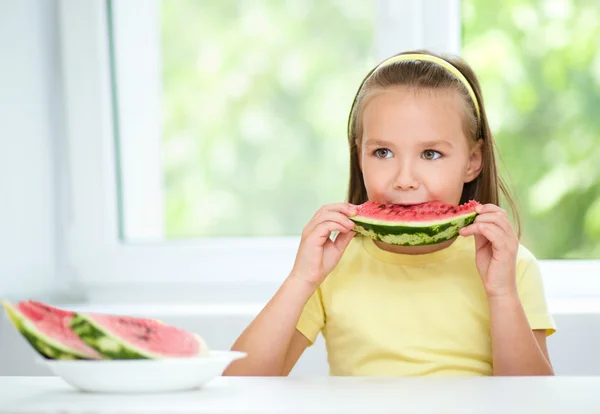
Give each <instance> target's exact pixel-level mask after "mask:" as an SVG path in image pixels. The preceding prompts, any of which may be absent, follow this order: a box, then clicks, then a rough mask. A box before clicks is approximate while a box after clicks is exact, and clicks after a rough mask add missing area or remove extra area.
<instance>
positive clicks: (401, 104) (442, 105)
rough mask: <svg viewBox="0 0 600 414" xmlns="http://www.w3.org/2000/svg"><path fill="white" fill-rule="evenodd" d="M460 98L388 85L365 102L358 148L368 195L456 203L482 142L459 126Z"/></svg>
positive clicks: (478, 164) (477, 165) (475, 167)
mask: <svg viewBox="0 0 600 414" xmlns="http://www.w3.org/2000/svg"><path fill="white" fill-rule="evenodd" d="M464 107H465V105H464V103H463V101H462V98H461V97H460V95H459V94H458V93H457V92H455V91H451V90H442V91H417V92H416V93H415V91H409V90H407V89H405V88H402V87H398V88H390V89H386V90H385V91H382V92H378V93H377V94H376V95H375V96H373V97H371V98H370V100H369V101H368V102H367V104H366V106H365V108H364V110H363V114H362V122H363V136H362V142H361V143H360V144H361V145H360V148H359V163H360V166H361V170H362V174H363V179H364V182H365V187H366V189H367V195H368V197H369V200H371V201H375V202H380V203H396V204H418V203H423V202H425V201H432V200H440V201H443V202H446V203H449V204H458V203H459V202H460V198H461V194H462V190H463V185H464V183H467V182H470V181H472V180H474V179H475V178H476V177H477V176H478V175H479V173H480V171H481V168H482V152H481V145H480V143H477V144H476V145H473V144H471V143H470V141H469V139H468V138H467V134H466V132H465V130H464V121H463V116H464V115H463V112H464V110H465V109H464Z"/></svg>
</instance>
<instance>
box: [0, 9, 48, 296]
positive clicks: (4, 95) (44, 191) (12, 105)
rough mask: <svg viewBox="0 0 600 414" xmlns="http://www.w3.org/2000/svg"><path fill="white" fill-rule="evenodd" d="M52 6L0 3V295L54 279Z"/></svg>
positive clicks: (36, 289)
mask: <svg viewBox="0 0 600 414" xmlns="http://www.w3.org/2000/svg"><path fill="white" fill-rule="evenodd" d="M54 16H55V3H54V1H37V0H24V1H10V0H2V1H0V53H1V55H0V297H1V298H7V297H8V298H15V297H24V296H27V295H30V294H32V295H42V294H43V293H44V292H45V291H46V290H47V288H48V286H49V283H50V282H51V281H52V279H53V277H54V274H55V265H56V263H55V260H54V257H55V254H54V253H55V252H54V248H55V240H54V237H55V226H54V223H55V209H54V192H55V188H56V186H55V182H54V174H53V171H54V165H53V150H54V149H53V148H54V145H53V142H54V140H55V139H56V136H55V132H56V131H57V126H58V125H57V123H56V121H57V118H58V117H57V106H56V104H55V98H56V92H57V90H58V88H57V79H58V77H57V75H58V67H57V64H58V58H57V50H56V45H57V43H56V34H57V31H56V20H55V19H54Z"/></svg>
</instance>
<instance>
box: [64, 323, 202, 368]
mask: <svg viewBox="0 0 600 414" xmlns="http://www.w3.org/2000/svg"><path fill="white" fill-rule="evenodd" d="M71 327H72V328H73V330H74V331H75V333H76V334H77V335H79V337H80V338H81V339H83V341H85V342H86V343H87V344H88V345H89V346H91V347H92V348H94V349H95V350H97V351H98V352H100V353H101V354H103V355H104V356H106V357H108V358H110V359H162V358H185V357H197V356H204V355H207V354H208V352H209V350H208V347H207V345H206V343H205V342H204V340H203V339H202V338H201V337H200V336H199V335H195V334H193V333H190V332H187V331H185V330H183V329H179V328H176V327H174V326H170V325H167V324H164V323H162V322H160V321H157V320H156V319H145V318H134V317H130V316H116V315H103V314H92V313H77V314H76V315H75V316H74V317H73V319H72V321H71Z"/></svg>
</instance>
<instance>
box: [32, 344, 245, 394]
mask: <svg viewBox="0 0 600 414" xmlns="http://www.w3.org/2000/svg"><path fill="white" fill-rule="evenodd" d="M245 356H246V354H245V353H244V352H235V351H210V354H209V355H207V356H203V357H195V358H169V359H155V360H151V359H129V360H110V361H89V360H50V359H48V360H40V363H42V364H43V365H46V366H47V367H48V368H50V370H51V371H52V372H53V373H54V374H56V375H57V376H59V377H60V378H62V379H63V380H64V381H65V382H67V383H68V384H70V385H71V386H73V387H74V388H76V389H79V390H82V391H87V392H103V393H147V392H173V391H184V390H191V389H195V388H200V387H202V386H203V385H204V384H206V383H207V382H208V381H210V380H212V379H213V378H215V377H218V376H220V375H221V374H222V373H223V371H225V368H227V367H228V366H229V364H231V363H232V362H233V361H235V360H236V359H241V358H244V357H245Z"/></svg>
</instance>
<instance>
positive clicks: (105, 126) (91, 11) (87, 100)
mask: <svg viewBox="0 0 600 414" xmlns="http://www.w3.org/2000/svg"><path fill="white" fill-rule="evenodd" d="M144 4H145V6H144V7H149V8H152V7H156V5H157V4H158V0H152V1H151V2H149V3H146V2H145V3H144ZM107 5H108V2H106V1H103V0H96V1H89V2H80V1H79V0H59V17H60V23H61V24H60V42H61V51H62V54H61V62H62V70H63V73H62V75H63V87H64V102H63V104H64V108H65V117H66V122H65V125H66V128H65V130H66V131H65V133H66V142H67V145H66V147H67V155H66V156H65V157H62V158H61V163H60V165H59V166H58V167H57V172H56V173H57V174H58V175H59V176H60V177H62V178H63V179H65V180H66V182H68V183H69V188H70V191H69V192H66V193H65V194H59V195H57V197H60V199H58V200H57V205H58V206H59V208H64V209H66V210H67V211H69V212H70V214H69V215H68V218H67V219H65V222H64V223H60V224H61V227H60V228H62V229H65V232H66V233H65V246H64V249H58V251H59V252H61V254H64V255H65V261H66V262H67V263H68V264H69V266H70V268H71V269H73V273H74V280H71V281H70V282H72V284H73V285H74V286H77V287H78V288H79V289H80V290H81V291H83V293H84V294H85V295H86V297H87V298H88V299H89V300H90V301H115V300H116V301H140V300H150V299H152V300H164V301H172V300H188V299H189V300H191V301H194V300H204V301H209V300H220V301H241V300H243V301H246V300H260V301H263V300H267V299H268V297H269V296H270V294H272V293H273V291H274V289H276V288H277V286H278V285H279V284H280V283H281V282H282V280H283V279H284V278H285V277H286V276H287V275H288V274H289V271H290V270H291V268H292V265H293V262H294V258H295V254H296V249H297V247H298V243H299V238H298V237H286V238H250V237H249V238H213V239H209V238H207V239H197V240H191V241H180V240H177V241H169V242H160V241H151V240H152V239H151V238H150V241H133V242H131V241H128V242H123V241H122V239H121V235H122V234H121V233H122V231H121V230H122V227H123V226H122V223H121V222H120V219H121V215H120V210H121V209H120V206H121V204H122V203H121V200H120V199H119V194H120V188H119V184H118V183H119V175H120V174H121V173H122V172H123V171H122V169H121V168H120V165H119V159H118V155H119V154H118V151H116V142H117V140H116V137H115V134H116V131H117V129H116V127H115V120H117V118H116V115H118V113H117V112H118V111H115V110H114V106H113V105H114V97H113V96H112V91H113V89H112V86H113V85H112V82H113V78H112V72H111V71H112V70H114V68H113V67H111V64H112V62H111V58H110V46H111V45H110V40H109V36H108V33H109V32H108V30H109V23H110V22H109V19H108V18H107V16H108V14H107ZM153 5H154V6H153ZM377 5H378V11H377V13H376V16H377V17H376V18H377V23H376V25H375V26H376V27H377V33H376V36H375V38H376V45H375V51H376V58H377V59H378V60H380V59H382V58H383V57H385V56H388V55H389V54H391V53H395V52H396V51H397V50H401V49H409V48H429V49H432V50H443V51H446V52H453V53H460V42H461V34H460V31H461V29H460V27H461V24H460V0H450V1H446V0H425V1H419V0H406V1H402V2H397V1H394V0H377ZM431 10H436V13H431ZM145 15H148V16H152V12H149V13H146V14H145ZM432 16H434V17H433V18H432ZM398 22H402V23H403V24H398ZM120 122H121V123H122V122H123V120H120ZM149 130H151V128H150V129H149ZM156 138H157V139H159V138H160V137H159V136H156ZM150 152H152V151H150ZM148 166H152V162H149V163H146V165H145V167H144V168H149V167H148ZM153 191H154V190H153ZM155 194H156V193H155ZM134 205H137V206H139V205H142V204H140V203H137V204H135V203H134ZM65 216H66V215H65ZM300 230H301V229H299V230H298V231H299V232H300ZM155 235H156V234H155ZM540 266H541V268H542V273H543V277H544V282H545V286H546V294H547V296H548V297H558V298H560V297H563V298H564V297H568V298H573V297H576V298H578V297H599V298H600V280H598V279H596V278H595V277H594V275H595V274H600V261H599V260H541V261H540Z"/></svg>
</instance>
